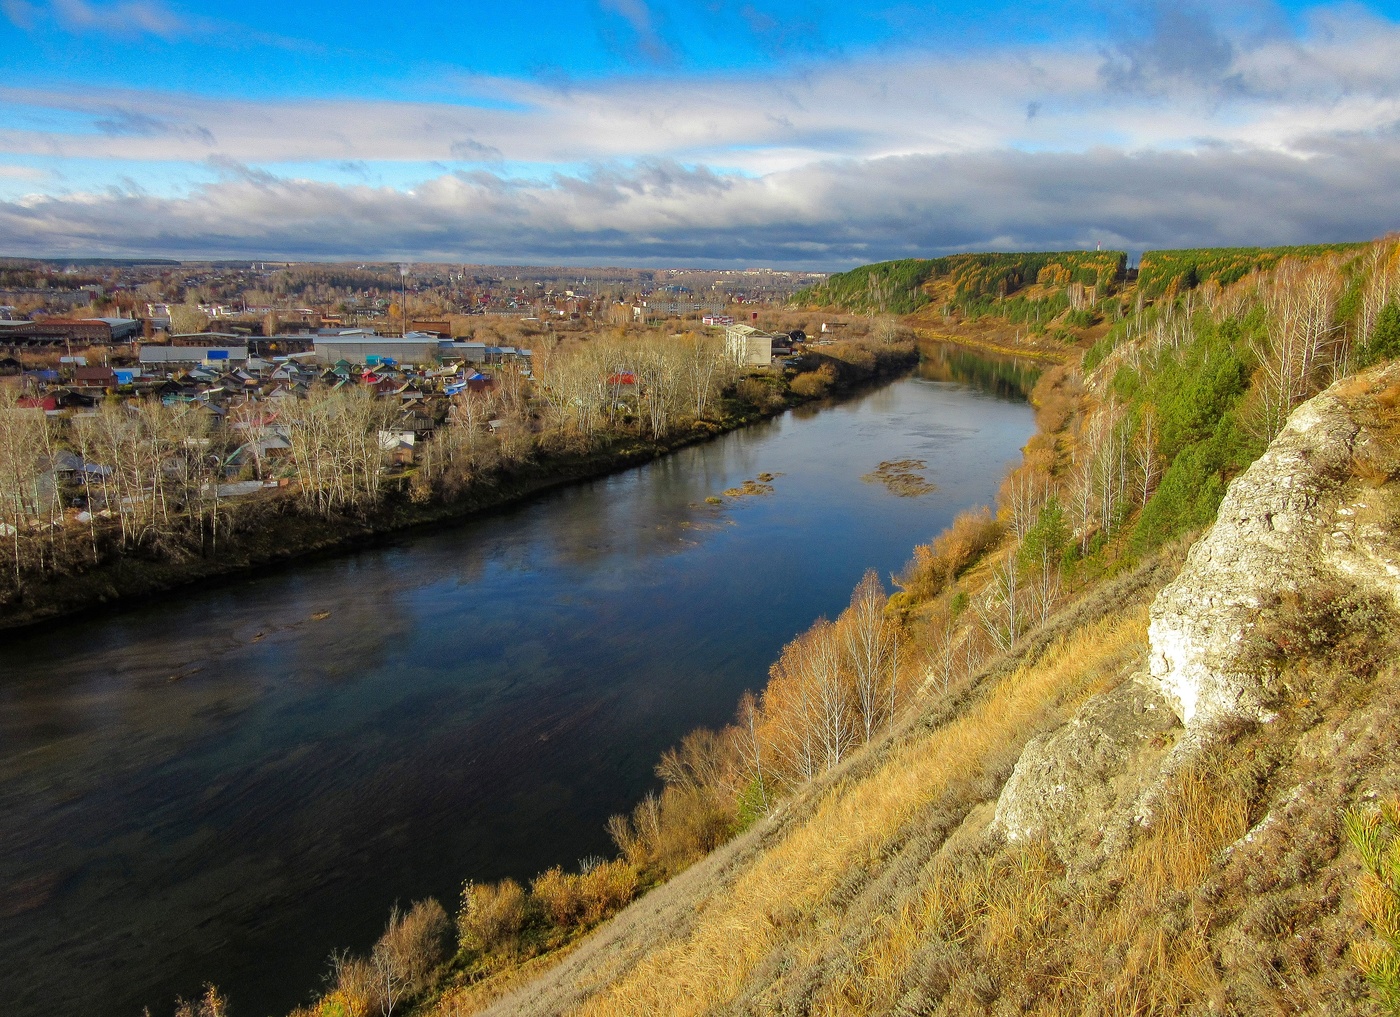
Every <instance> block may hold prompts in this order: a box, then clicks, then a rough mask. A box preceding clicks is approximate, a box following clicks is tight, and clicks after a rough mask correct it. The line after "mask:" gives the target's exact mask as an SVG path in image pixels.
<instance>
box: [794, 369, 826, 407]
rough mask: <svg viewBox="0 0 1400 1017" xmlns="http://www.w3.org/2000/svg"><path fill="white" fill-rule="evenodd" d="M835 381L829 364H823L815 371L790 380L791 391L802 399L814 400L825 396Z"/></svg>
mask: <svg viewBox="0 0 1400 1017" xmlns="http://www.w3.org/2000/svg"><path fill="white" fill-rule="evenodd" d="M835 381H836V372H835V371H834V370H832V368H831V365H830V364H823V365H822V366H821V367H820V368H818V369H817V370H815V371H807V372H806V373H805V374H799V375H798V376H797V377H796V378H793V379H792V390H793V391H794V392H796V393H797V394H798V395H800V396H803V397H804V398H809V399H810V398H814V397H816V396H822V395H825V394H826V391H827V389H829V388H831V386H832V383H833V382H835Z"/></svg>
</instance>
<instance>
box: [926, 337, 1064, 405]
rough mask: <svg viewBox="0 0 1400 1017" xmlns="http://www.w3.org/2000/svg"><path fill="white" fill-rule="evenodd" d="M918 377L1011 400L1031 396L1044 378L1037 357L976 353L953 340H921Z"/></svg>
mask: <svg viewBox="0 0 1400 1017" xmlns="http://www.w3.org/2000/svg"><path fill="white" fill-rule="evenodd" d="M919 352H920V354H921V357H922V359H921V360H920V362H919V367H918V376H919V377H921V378H927V379H928V380H930V381H956V382H961V383H962V384H965V385H972V386H975V387H976V388H979V389H981V390H982V391H984V392H993V393H995V394H997V395H999V396H1002V397H1004V398H1007V399H1028V398H1030V394H1031V389H1033V388H1035V383H1036V382H1037V381H1038V380H1039V379H1040V372H1041V367H1040V365H1039V364H1037V363H1036V362H1035V361H1033V360H1023V359H1020V358H1018V357H1005V356H998V355H996V354H991V353H973V352H972V351H971V350H968V349H966V348H964V347H962V346H955V345H953V344H951V343H940V342H927V341H925V342H921V343H920V344H919Z"/></svg>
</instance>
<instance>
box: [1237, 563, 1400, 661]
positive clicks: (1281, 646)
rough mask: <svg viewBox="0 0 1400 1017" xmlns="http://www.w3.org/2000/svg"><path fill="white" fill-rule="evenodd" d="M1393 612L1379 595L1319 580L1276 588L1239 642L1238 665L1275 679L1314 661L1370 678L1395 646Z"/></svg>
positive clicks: (1388, 657) (1389, 655)
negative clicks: (1281, 589) (1318, 582)
mask: <svg viewBox="0 0 1400 1017" xmlns="http://www.w3.org/2000/svg"><path fill="white" fill-rule="evenodd" d="M1394 624H1395V613H1394V611H1393V610H1392V609H1391V607H1390V604H1389V603H1388V602H1387V601H1386V600H1385V599H1384V598H1382V597H1378V596H1376V595H1374V594H1366V593H1361V592H1360V591H1358V590H1357V589H1356V588H1355V587H1352V586H1334V585H1330V584H1328V585H1322V586H1315V587H1310V588H1307V589H1303V590H1299V591H1296V592H1292V591H1290V592H1284V593H1279V594H1275V595H1274V596H1273V597H1272V598H1271V600H1270V601H1269V602H1267V603H1265V604H1264V605H1263V606H1262V609H1261V611H1260V615H1259V620H1258V621H1257V622H1256V623H1255V625H1254V627H1253V628H1252V629H1251V630H1250V631H1249V633H1248V634H1247V635H1246V637H1245V640H1244V643H1243V646H1242V647H1241V649H1242V653H1241V666H1242V667H1244V668H1245V669H1246V670H1249V671H1251V672H1253V673H1261V672H1262V674H1263V676H1264V677H1266V678H1270V679H1277V678H1278V677H1279V676H1280V675H1282V674H1283V672H1284V670H1285V668H1287V667H1289V666H1291V665H1297V664H1300V663H1308V662H1313V661H1320V662H1325V663H1327V664H1328V665H1330V666H1333V667H1336V668H1339V669H1341V670H1342V671H1344V672H1346V673H1348V674H1351V675H1355V676H1357V677H1360V678H1370V677H1371V676H1372V675H1374V674H1375V673H1376V671H1377V669H1379V667H1380V666H1381V665H1382V664H1383V663H1385V661H1387V660H1388V659H1390V657H1391V654H1392V653H1393V650H1394V637H1393V636H1392V632H1394Z"/></svg>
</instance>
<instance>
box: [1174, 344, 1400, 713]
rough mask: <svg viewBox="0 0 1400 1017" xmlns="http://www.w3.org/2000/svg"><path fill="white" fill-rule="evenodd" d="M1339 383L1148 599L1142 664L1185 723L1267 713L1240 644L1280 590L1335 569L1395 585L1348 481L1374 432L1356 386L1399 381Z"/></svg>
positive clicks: (1277, 443) (1380, 530)
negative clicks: (1147, 646)
mask: <svg viewBox="0 0 1400 1017" xmlns="http://www.w3.org/2000/svg"><path fill="white" fill-rule="evenodd" d="M1365 378H1366V382H1364V383H1363V382H1360V381H1358V380H1357V379H1350V380H1348V381H1344V382H1339V383H1338V384H1337V385H1333V386H1332V387H1331V388H1329V389H1328V390H1327V391H1325V392H1323V393H1321V394H1320V395H1318V396H1316V397H1314V398H1313V399H1310V400H1309V401H1308V402H1306V403H1304V404H1303V405H1302V406H1300V407H1298V409H1297V410H1295V411H1294V413H1293V415H1292V416H1291V417H1290V418H1289V420H1288V423H1287V424H1286V425H1285V427H1284V429H1283V430H1282V431H1281V432H1280V433H1279V435H1278V437H1276V438H1275V439H1274V440H1273V442H1272V443H1271V444H1270V445H1269V448H1268V450H1267V451H1266V452H1265V453H1264V455H1262V456H1261V457H1260V458H1259V459H1258V460H1257V461H1256V462H1255V463H1254V464H1253V465H1252V466H1250V467H1249V469H1247V470H1246V471H1245V472H1244V473H1242V474H1241V475H1240V476H1238V477H1236V478H1235V479H1234V480H1233V481H1232V482H1231V483H1230V486H1229V489H1228V490H1227V491H1226V494H1225V498H1224V500H1223V501H1222V502H1221V505H1220V511H1219V512H1218V514H1217V516H1216V521H1215V524H1214V525H1213V526H1212V527H1211V528H1210V530H1209V531H1208V532H1207V533H1206V534H1205V536H1203V537H1202V538H1201V539H1200V540H1199V541H1197V542H1196V544H1195V545H1194V546H1193V547H1192V548H1191V551H1190V553H1189V554H1188V555H1187V558H1186V564H1185V565H1184V566H1183V568H1182V570H1181V572H1180V574H1179V575H1178V576H1177V577H1176V579H1174V580H1173V581H1172V582H1170V583H1168V584H1167V586H1166V587H1165V588H1163V590H1162V592H1161V593H1160V594H1158V596H1157V599H1156V600H1155V601H1154V602H1153V605H1152V613H1151V617H1152V621H1151V625H1150V626H1149V629H1148V638H1149V641H1150V643H1151V656H1150V657H1149V668H1150V671H1151V677H1152V680H1153V681H1154V682H1156V683H1157V686H1158V687H1159V688H1160V689H1161V692H1162V695H1163V696H1164V697H1165V698H1166V700H1167V702H1168V703H1170V704H1171V706H1172V709H1173V710H1175V711H1176V714H1177V716H1178V717H1180V718H1181V720H1182V723H1184V724H1185V725H1186V726H1187V728H1188V730H1189V729H1191V728H1198V727H1202V726H1205V725H1209V724H1210V723H1212V722H1214V721H1218V720H1221V719H1225V718H1228V717H1251V718H1255V719H1260V720H1267V719H1268V717H1269V712H1268V708H1267V696H1266V694H1265V690H1264V689H1263V687H1262V685H1261V684H1260V680H1259V678H1258V677H1257V676H1256V675H1253V674H1251V673H1249V670H1248V669H1247V668H1241V667H1239V666H1237V662H1238V658H1239V652H1240V644H1241V641H1242V639H1243V637H1244V635H1245V633H1246V632H1247V630H1248V629H1249V627H1250V626H1251V625H1253V624H1254V621H1255V619H1256V618H1257V616H1258V612H1259V609H1260V607H1261V606H1262V605H1264V604H1265V603H1267V602H1268V600H1269V599H1270V598H1271V597H1273V596H1274V595H1276V594H1279V593H1283V592H1286V591H1296V590H1298V589H1301V588H1304V587H1306V586H1308V585H1311V584H1315V583H1317V582H1319V581H1320V580H1323V579H1324V578H1328V577H1333V578H1338V579H1343V580H1345V581H1347V582H1351V583H1354V584H1358V585H1361V586H1363V587H1364V588H1367V589H1368V590H1371V591H1377V592H1379V591H1383V592H1385V593H1386V594H1388V595H1390V596H1392V597H1393V596H1395V595H1396V592H1397V591H1400V562H1398V561H1397V555H1396V554H1395V551H1396V545H1395V542H1394V540H1393V538H1392V537H1391V536H1390V535H1389V533H1388V532H1386V529H1385V527H1382V526H1377V525H1375V521H1374V520H1373V519H1371V516H1372V511H1371V510H1372V506H1370V505H1368V504H1367V501H1368V498H1370V497H1372V496H1371V495H1368V494H1367V493H1366V492H1365V491H1364V490H1361V489H1359V486H1358V485H1356V484H1355V483H1349V482H1350V481H1351V480H1352V466H1353V461H1354V459H1355V457H1356V454H1357V451H1358V446H1359V445H1360V444H1362V443H1364V442H1368V441H1376V440H1378V439H1377V438H1376V436H1375V435H1374V434H1371V433H1367V430H1366V428H1365V427H1363V425H1362V423H1361V422H1359V421H1358V419H1357V416H1356V415H1355V413H1354V410H1355V402H1354V400H1355V399H1356V397H1357V392H1358V390H1362V389H1365V390H1370V389H1374V388H1379V387H1384V386H1385V385H1386V384H1394V383H1395V382H1396V381H1400V368H1397V367H1396V366H1391V367H1390V368H1387V369H1385V370H1382V371H1377V372H1372V373H1371V374H1370V375H1368V376H1365Z"/></svg>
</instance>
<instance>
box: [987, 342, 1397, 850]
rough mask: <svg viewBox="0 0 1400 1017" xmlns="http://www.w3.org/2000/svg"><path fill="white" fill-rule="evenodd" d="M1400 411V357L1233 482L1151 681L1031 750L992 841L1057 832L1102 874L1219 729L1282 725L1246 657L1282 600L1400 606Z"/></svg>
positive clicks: (1158, 639) (1164, 600) (1344, 388)
mask: <svg viewBox="0 0 1400 1017" xmlns="http://www.w3.org/2000/svg"><path fill="white" fill-rule="evenodd" d="M1398 402H1400V362H1397V363H1395V364H1392V365H1390V366H1388V367H1386V368H1382V369H1378V370H1375V371H1371V372H1368V373H1367V374H1365V375H1362V376H1360V377H1358V378H1351V379H1347V380H1345V381H1343V382H1339V383H1338V384H1336V385H1333V386H1332V387H1331V388H1329V389H1328V390H1327V391H1326V392H1323V393H1322V394H1320V395H1318V396H1316V397H1315V398H1313V399H1311V400H1309V401H1308V402H1306V403H1304V404H1303V405H1302V406H1300V407H1299V408H1298V409H1297V410H1296V411H1295V412H1294V413H1293V415H1292V416H1291V417H1290V418H1289V420H1288V423H1287V425H1286V426H1285V427H1284V429H1283V431H1282V432H1280V433H1279V435H1278V437H1276V438H1275V439H1274V441H1273V442H1272V443H1271V444H1270V445H1269V448H1268V450H1267V451H1266V452H1265V453H1264V455H1263V456H1261V457H1260V458H1259V459H1258V460H1257V461H1256V462H1255V463H1254V464H1253V465H1252V466H1250V467H1249V469H1248V470H1246V471H1245V472H1244V473H1243V474H1241V475H1240V476H1239V477H1237V478H1235V480H1234V481H1232V482H1231V484H1230V486H1229V488H1228V489H1227V491H1226V494H1225V498H1224V500H1223V501H1222V503H1221V505H1220V510H1219V513H1218V515H1217V517H1216V521H1215V524H1214V525H1213V526H1212V527H1211V528H1210V530H1209V531H1207V533H1206V534H1205V535H1204V536H1203V537H1202V538H1201V539H1200V540H1199V541H1197V542H1196V543H1195V545H1193V546H1192V548H1191V550H1190V551H1189V553H1188V554H1187V558H1186V562H1185V564H1184V565H1183V566H1182V569H1181V571H1180V573H1178V575H1177V577H1176V578H1175V579H1173V580H1172V581H1171V582H1170V583H1168V584H1167V585H1166V586H1165V587H1163V588H1162V591H1161V592H1160V593H1159V594H1158V595H1157V597H1156V599H1155V600H1154V601H1153V604H1152V608H1151V623H1150V625H1149V628H1148V642H1149V655H1148V669H1147V671H1145V672H1139V673H1137V674H1134V675H1133V676H1132V677H1131V678H1129V679H1128V680H1126V681H1125V682H1124V683H1123V684H1122V685H1121V686H1119V687H1118V688H1116V689H1114V690H1111V691H1109V692H1106V693H1104V694H1102V695H1099V696H1095V697H1094V698H1093V699H1090V700H1089V701H1088V702H1086V703H1085V704H1084V705H1083V706H1082V707H1081V708H1080V709H1079V710H1078V712H1077V713H1076V714H1075V716H1074V717H1073V718H1072V719H1071V720H1070V721H1069V722H1068V723H1066V724H1065V725H1063V726H1062V727H1060V728H1059V729H1057V730H1056V731H1053V732H1050V733H1048V734H1046V735H1044V736H1042V737H1040V738H1037V739H1035V740H1033V741H1032V742H1031V743H1029V744H1028V745H1027V746H1026V749H1025V751H1024V752H1023V753H1022V754H1021V758H1020V760H1019V761H1018V762H1017V764H1016V768H1015V771H1014V772H1013V774H1012V776H1011V778H1010V779H1009V780H1008V781H1007V783H1006V785H1005V787H1004V788H1003V789H1002V793H1001V796H1000V798H999V799H998V801H997V806H996V815H995V818H994V819H993V821H992V824H991V827H990V829H991V831H992V832H993V833H995V834H998V835H1000V836H1003V837H1006V838H1007V839H1010V840H1016V839H1021V838H1024V837H1031V836H1041V835H1044V836H1047V837H1048V838H1049V840H1050V843H1051V844H1052V845H1053V846H1054V848H1055V850H1056V852H1057V853H1058V854H1059V855H1060V857H1061V858H1062V859H1063V860H1064V861H1065V862H1066V863H1067V864H1068V863H1072V862H1075V861H1076V859H1077V860H1078V863H1084V864H1092V863H1093V859H1094V857H1095V856H1101V855H1102V851H1103V850H1112V849H1113V848H1114V847H1115V845H1116V844H1119V843H1122V838H1123V836H1124V835H1125V834H1126V833H1127V832H1128V830H1129V828H1130V827H1131V826H1132V825H1135V824H1137V823H1141V822H1145V821H1150V816H1151V813H1152V811H1153V805H1152V802H1153V799H1154V795H1155V794H1156V791H1157V789H1158V788H1159V787H1160V786H1161V783H1162V778H1163V776H1164V775H1165V774H1167V773H1169V772H1170V771H1172V770H1173V769H1174V768H1175V767H1176V766H1179V765H1180V764H1181V763H1182V762H1183V761H1184V760H1185V759H1187V758H1189V757H1190V756H1191V755H1192V754H1193V753H1194V752H1195V751H1197V750H1198V749H1199V747H1200V746H1201V745H1202V744H1204V742H1205V741H1206V740H1208V739H1209V737H1210V731H1211V728H1212V726H1213V725H1214V724H1216V723H1218V722H1220V721H1221V720H1226V719H1229V718H1241V717H1243V718H1252V719H1256V720H1269V719H1270V713H1269V708H1268V704H1269V698H1270V697H1269V693H1268V690H1267V689H1266V688H1265V687H1264V684H1263V682H1264V679H1263V678H1262V677H1261V676H1260V675H1259V673H1258V670H1257V669H1251V668H1250V667H1248V666H1242V662H1241V659H1240V657H1241V651H1242V650H1243V648H1244V647H1243V642H1244V637H1245V636H1246V634H1247V633H1248V632H1249V630H1250V628H1251V627H1252V626H1253V625H1255V624H1256V623H1257V621H1258V619H1259V616H1260V609H1261V608H1263V607H1265V606H1266V605H1268V604H1269V602H1270V601H1271V600H1273V599H1274V597H1275V596H1276V595H1277V594H1280V593H1284V592H1286V591H1298V590H1301V589H1304V588H1307V587H1308V586H1310V585H1311V584H1315V583H1319V582H1332V583H1343V584H1350V585H1352V586H1354V587H1356V588H1358V589H1359V590H1361V591H1363V592H1365V593H1369V594H1382V595H1384V596H1388V597H1390V598H1391V600H1392V601H1393V602H1394V603H1395V605H1396V606H1397V608H1400V540H1398V539H1397V537H1396V531H1397V529H1400V503H1397V495H1396V487H1397V485H1396V484H1394V483H1392V482H1391V481H1392V479H1393V478H1395V477H1400V420H1398V419H1396V418H1397V416H1400V414H1398V413H1397V410H1396V404H1397V403H1398ZM1358 466H1361V467H1362V472H1369V473H1370V478H1369V480H1362V479H1360V478H1358V476H1357V472H1358ZM1171 714H1174V715H1175V716H1171ZM1178 723H1179V725H1180V726H1178ZM1183 727H1184V731H1183V730H1182V728H1183Z"/></svg>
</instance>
